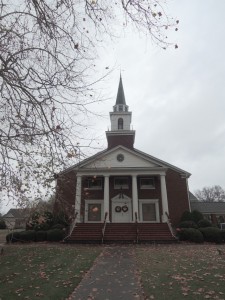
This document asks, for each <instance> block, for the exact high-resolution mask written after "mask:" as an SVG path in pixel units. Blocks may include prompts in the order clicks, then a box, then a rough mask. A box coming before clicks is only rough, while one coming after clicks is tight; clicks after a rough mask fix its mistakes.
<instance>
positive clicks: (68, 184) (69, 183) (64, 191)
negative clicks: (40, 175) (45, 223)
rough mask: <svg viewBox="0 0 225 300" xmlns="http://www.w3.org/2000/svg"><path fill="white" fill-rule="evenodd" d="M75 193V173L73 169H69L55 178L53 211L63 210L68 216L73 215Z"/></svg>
mask: <svg viewBox="0 0 225 300" xmlns="http://www.w3.org/2000/svg"><path fill="white" fill-rule="evenodd" d="M75 195H76V173H75V172H74V171H70V172H68V173H65V174H63V175H60V176H59V177H58V178H57V187H56V201H55V206H54V212H55V213H58V212H61V211H63V212H64V213H66V214H68V215H69V216H70V215H73V213H74V209H72V205H74V204H75Z"/></svg>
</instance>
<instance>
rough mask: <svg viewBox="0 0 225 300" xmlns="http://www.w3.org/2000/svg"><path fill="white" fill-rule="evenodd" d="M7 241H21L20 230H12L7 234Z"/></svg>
mask: <svg viewBox="0 0 225 300" xmlns="http://www.w3.org/2000/svg"><path fill="white" fill-rule="evenodd" d="M5 238H6V242H7V243H9V242H12V243H15V242H19V241H20V232H17V231H16V232H10V233H9V234H7V235H6V237H5Z"/></svg>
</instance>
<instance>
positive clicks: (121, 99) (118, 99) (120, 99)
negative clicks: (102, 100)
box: [116, 73, 126, 105]
mask: <svg viewBox="0 0 225 300" xmlns="http://www.w3.org/2000/svg"><path fill="white" fill-rule="evenodd" d="M119 104H122V105H126V101H125V95H124V91H123V82H122V76H121V73H120V82H119V87H118V92H117V97H116V105H119Z"/></svg>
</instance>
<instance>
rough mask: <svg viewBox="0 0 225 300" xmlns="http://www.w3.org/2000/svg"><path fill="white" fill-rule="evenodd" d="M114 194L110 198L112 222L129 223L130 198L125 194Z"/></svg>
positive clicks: (130, 213)
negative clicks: (121, 195) (121, 196)
mask: <svg viewBox="0 0 225 300" xmlns="http://www.w3.org/2000/svg"><path fill="white" fill-rule="evenodd" d="M123 197H124V198H120V196H119V195H118V196H116V197H114V198H113V199H112V222H113V223H130V222H131V221H132V208H131V199H130V198H129V197H127V196H125V195H124V196H123Z"/></svg>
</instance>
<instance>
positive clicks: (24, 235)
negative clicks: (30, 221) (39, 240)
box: [20, 230, 36, 242]
mask: <svg viewBox="0 0 225 300" xmlns="http://www.w3.org/2000/svg"><path fill="white" fill-rule="evenodd" d="M35 239H36V233H35V230H27V231H21V232H20V241H21V242H34V241H35Z"/></svg>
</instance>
